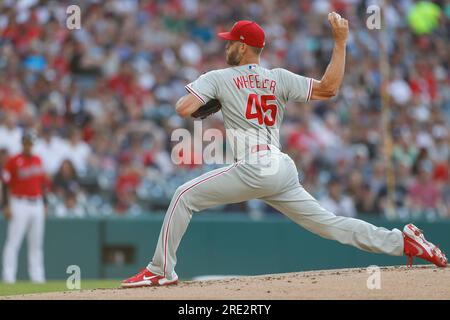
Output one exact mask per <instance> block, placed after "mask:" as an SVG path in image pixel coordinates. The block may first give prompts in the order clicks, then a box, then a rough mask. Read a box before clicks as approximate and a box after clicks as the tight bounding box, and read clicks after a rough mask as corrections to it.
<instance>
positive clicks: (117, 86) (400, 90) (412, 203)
mask: <svg viewBox="0 0 450 320" xmlns="http://www.w3.org/2000/svg"><path fill="white" fill-rule="evenodd" d="M372 3H373V1H362V0H339V1H325V0H315V1H306V0H297V1H291V0H280V1H268V0H267V1H238V0H229V1H222V0H211V1H201V0H167V1H143V0H142V1H139V0H105V1H99V0H98V1H97V0H86V1H65V0H62V1H55V0H3V1H1V3H0V166H1V164H2V162H4V161H5V159H6V158H7V156H8V155H13V154H15V153H17V152H19V151H20V145H21V144H20V137H21V131H22V130H23V129H24V128H34V129H36V130H37V131H38V134H39V139H38V141H37V143H36V144H35V147H34V151H35V153H36V154H38V155H40V156H41V157H42V159H43V162H44V165H45V169H46V171H47V174H48V175H49V177H51V180H52V184H51V194H50V195H49V204H50V206H51V208H50V212H51V213H52V214H53V215H55V216H59V217H82V216H89V215H116V214H119V215H139V214H145V213H147V212H151V211H155V210H164V209H165V208H166V206H167V205H168V202H169V201H170V198H171V196H172V194H173V192H174V191H175V189H176V187H177V186H179V185H180V184H182V183H183V182H185V181H187V180H189V179H191V178H193V177H196V176H198V175H200V174H201V173H203V172H205V171H209V170H210V169H211V168H212V166H206V165H189V164H182V165H175V164H173V162H172V161H171V150H172V146H173V144H174V142H171V139H170V137H171V133H172V132H173V130H175V129H176V128H180V127H183V128H188V129H190V130H193V122H192V120H190V119H188V120H184V119H181V118H179V117H178V116H177V115H176V114H175V111H174V105H175V102H176V101H177V99H178V98H179V97H180V96H182V95H183V94H185V89H184V85H185V84H187V83H188V82H190V81H192V80H194V79H196V78H197V77H198V76H199V75H200V74H202V73H204V72H206V71H209V70H212V69H218V68H223V67H226V65H225V59H224V48H225V43H224V42H222V41H219V40H217V39H216V37H215V34H216V33H217V32H219V31H223V30H225V29H229V28H230V27H231V26H232V25H233V23H234V21H236V20H240V19H251V20H255V21H257V22H258V23H259V24H260V25H262V27H263V28H264V29H265V31H266V37H267V39H266V43H267V45H266V48H265V49H264V51H263V54H262V61H261V64H262V65H263V66H264V67H267V68H275V67H283V68H286V69H289V70H291V71H293V72H296V73H299V74H302V75H305V76H309V77H314V78H316V79H320V78H321V76H322V74H323V72H324V70H325V68H326V66H327V64H328V62H329V59H330V56H331V49H332V46H333V40H332V36H331V31H330V28H329V26H328V22H327V19H326V15H327V13H328V12H331V11H337V12H339V13H340V14H341V15H342V16H344V17H345V18H347V19H348V20H349V25H350V36H349V41H348V46H347V65H346V72H345V77H344V82H343V85H342V87H341V89H340V92H339V94H338V96H337V97H336V98H334V99H332V100H330V101H325V102H313V103H308V104H290V105H288V106H287V112H286V117H285V122H284V125H283V126H282V131H281V135H282V141H283V150H284V152H287V153H289V154H290V155H291V156H292V157H293V158H294V160H295V161H296V163H297V165H298V168H299V172H301V174H300V179H301V182H302V184H303V185H304V186H305V188H306V189H307V190H308V191H309V192H310V193H311V194H313V195H314V196H316V197H317V198H318V199H319V201H321V202H322V203H323V205H324V206H325V207H326V208H328V209H329V210H331V211H333V212H335V213H336V214H339V215H346V216H356V215H361V214H368V215H389V214H391V213H392V212H394V213H395V214H396V215H397V216H398V217H400V218H410V217H413V218H420V217H425V218H427V219H436V218H439V217H450V184H449V182H450V177H449V171H450V169H449V167H450V132H449V128H450V126H449V124H450V90H449V89H450V69H449V68H450V66H449V62H450V44H449V41H448V39H449V32H450V20H449V19H450V2H449V1H435V2H434V3H435V4H436V6H437V7H438V9H439V11H440V17H439V23H438V25H437V27H436V28H435V29H434V30H432V31H431V32H430V33H427V34H415V33H414V32H413V31H412V30H411V28H410V26H409V25H408V19H407V17H408V12H409V11H410V10H411V8H412V7H413V6H414V5H415V1H410V0H399V1H385V4H384V5H383V7H382V8H383V10H384V14H385V15H384V17H383V20H382V21H383V26H382V28H384V29H382V30H369V29H368V28H367V27H366V19H367V18H368V16H369V15H368V13H366V9H367V7H368V6H369V5H370V4H372ZM71 4H78V5H79V6H80V8H81V29H79V30H69V29H68V28H67V26H66V19H67V17H68V14H67V13H66V9H67V7H68V6H69V5H71ZM382 31H383V32H384V34H385V38H383V39H382V40H380V39H381V35H382V34H383V32H382ZM380 41H383V46H380ZM382 47H385V48H386V52H387V56H388V59H389V61H388V62H389V65H390V67H391V68H390V73H389V79H388V81H384V82H383V83H382V81H381V79H382V77H381V73H380V68H379V66H380V52H381V51H380V48H382ZM383 99H384V100H383ZM382 101H387V102H388V105H387V106H388V107H389V110H390V111H391V114H390V119H391V121H390V123H389V124H388V125H387V126H384V125H383V122H382V120H383V115H384V114H383V112H382V111H383V108H382ZM203 127H204V129H205V128H217V129H219V130H222V131H223V130H224V129H223V125H222V122H221V118H220V115H217V116H214V117H210V118H208V119H207V120H205V121H204V122H203ZM386 137H391V138H392V141H391V143H388V144H386V143H384V141H385V139H386ZM387 160H390V161H387ZM388 174H391V176H393V178H394V179H392V180H391V181H393V183H392V184H389V185H388V184H387V183H386V176H387V175H388ZM389 195H393V196H392V197H390V196H389ZM388 199H392V201H391V203H393V204H394V208H392V207H390V206H389V203H390V202H389V201H388ZM218 209H221V210H223V209H226V210H227V211H230V210H236V211H242V210H243V211H247V212H249V213H250V214H255V215H257V214H261V212H263V213H271V212H273V210H271V209H270V208H268V207H266V206H265V205H264V204H262V203H260V202H258V201H250V202H248V203H242V204H238V205H233V206H227V207H225V208H224V207H222V208H218ZM394 209H395V210H394Z"/></svg>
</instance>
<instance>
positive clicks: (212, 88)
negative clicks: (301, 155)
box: [147, 64, 403, 280]
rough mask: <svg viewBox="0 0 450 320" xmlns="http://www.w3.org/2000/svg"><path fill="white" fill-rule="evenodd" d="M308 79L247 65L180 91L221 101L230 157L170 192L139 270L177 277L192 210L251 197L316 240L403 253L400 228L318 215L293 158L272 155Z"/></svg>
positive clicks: (307, 90) (306, 94) (307, 92)
mask: <svg viewBox="0 0 450 320" xmlns="http://www.w3.org/2000/svg"><path fill="white" fill-rule="evenodd" d="M312 81H313V80H311V79H310V78H305V77H302V76H298V75H295V74H293V73H291V72H289V71H287V70H284V69H273V70H267V69H265V68H262V67H260V66H258V65H254V64H252V65H243V66H238V67H233V68H228V69H223V70H216V71H211V72H208V73H206V74H204V75H202V76H201V77H200V78H199V79H197V80H196V81H194V82H192V83H190V84H189V85H187V86H186V89H187V90H188V91H189V92H190V93H192V94H193V95H195V96H196V97H197V98H198V99H200V100H201V101H202V102H207V101H208V100H210V99H213V98H215V99H218V100H219V101H220V102H221V103H222V113H223V117H224V121H225V127H226V129H228V130H231V131H232V130H237V133H234V134H233V137H229V136H228V134H227V139H228V143H229V144H230V145H232V146H233V151H234V153H235V158H236V159H237V160H236V162H235V163H233V164H231V165H229V166H226V167H223V168H219V169H216V170H213V171H210V172H207V173H205V174H203V175H201V176H200V177H198V178H196V179H193V180H191V181H189V182H187V183H185V184H183V185H182V186H180V187H179V188H178V189H177V190H176V192H175V194H174V196H173V198H172V201H171V203H170V205H169V208H168V210H167V213H166V216H165V218H164V222H163V226H162V229H161V233H160V236H159V239H158V244H157V247H156V250H155V254H154V256H153V260H152V261H151V262H150V263H149V265H148V266H147V268H148V269H149V270H150V271H151V272H153V273H155V274H158V275H163V276H164V277H165V278H166V279H168V280H175V279H177V275H176V273H175V265H176V261H177V259H176V251H177V249H178V246H179V244H180V241H181V239H182V237H183V235H184V233H185V231H186V229H187V227H188V225H189V222H190V220H191V218H192V213H193V212H198V211H202V210H204V209H208V208H211V207H214V206H217V205H223V204H227V203H237V202H242V201H247V200H250V199H255V198H256V199H260V200H262V201H264V202H265V203H267V204H268V205H270V206H272V207H274V208H275V209H277V210H279V211H280V212H281V213H283V214H285V215H286V216H287V217H289V218H290V219H292V220H293V221H294V222H296V223H297V224H299V225H300V226H302V227H304V228H305V229H307V230H309V231H311V232H313V233H315V234H318V235H320V236H322V237H324V238H327V239H332V240H336V241H339V242H341V243H343V244H348V245H352V246H355V247H357V248H359V249H362V250H366V251H370V252H378V253H386V254H390V255H402V254H403V235H402V233H401V231H400V230H398V229H393V230H387V229H384V228H378V227H375V226H374V225H372V224H369V223H367V222H365V221H362V220H358V219H353V218H348V217H341V216H336V215H335V214H333V213H332V212H329V211H327V210H325V209H324V208H323V207H322V206H321V205H320V204H319V203H318V202H317V201H316V199H314V198H313V197H312V196H311V195H310V194H309V193H308V192H307V191H306V190H305V189H304V188H303V187H302V185H301V184H300V182H299V181H298V172H297V168H296V166H295V163H294V161H293V160H292V159H291V158H290V157H289V156H288V155H287V154H285V153H282V152H281V151H280V148H279V147H280V142H279V134H278V132H279V131H278V129H279V128H280V125H281V120H282V119H283V114H284V108H285V104H286V102H287V101H289V100H292V101H301V102H306V101H308V100H309V99H310V98H311V92H312ZM261 132H263V133H264V134H261ZM232 138H233V139H232ZM234 138H236V141H233V140H234ZM243 141H244V142H245V143H242V142H243ZM255 144H257V145H263V144H266V145H269V147H270V148H269V149H270V150H267V149H263V148H248V147H253V146H254V145H255ZM248 155H250V158H249V159H248V157H247V156H248ZM254 159H258V160H260V161H252V160H254ZM261 159H262V160H261ZM267 168H274V169H275V170H271V169H269V170H266V169H267ZM230 232H232V230H230ZM299 245H302V244H299ZM293 254H294V253H293Z"/></svg>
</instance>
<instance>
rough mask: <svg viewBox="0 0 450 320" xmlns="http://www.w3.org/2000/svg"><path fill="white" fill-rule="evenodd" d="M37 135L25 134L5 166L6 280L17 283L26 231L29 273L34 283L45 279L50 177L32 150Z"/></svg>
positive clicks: (4, 268) (4, 263)
mask: <svg viewBox="0 0 450 320" xmlns="http://www.w3.org/2000/svg"><path fill="white" fill-rule="evenodd" d="M35 139H36V136H35V134H34V133H33V132H32V131H28V132H25V133H24V134H23V136H22V146H23V150H22V152H21V153H19V154H17V155H14V156H12V157H11V158H9V159H8V161H7V162H6V164H5V167H4V168H3V174H2V175H3V182H4V185H5V186H6V187H5V188H3V193H4V194H3V206H2V208H3V212H4V214H5V217H6V219H7V220H9V223H8V231H7V236H6V241H5V246H4V250H3V281H4V282H6V283H15V282H16V274H17V258H18V253H19V250H20V246H21V244H22V240H23V238H24V236H25V234H26V235H27V241H28V273H29V275H30V279H31V281H32V282H35V283H43V282H45V274H44V258H43V240H44V222H45V204H44V190H45V188H46V185H47V179H46V176H45V173H44V168H43V166H42V162H41V159H40V158H39V157H38V156H36V155H33V154H32V147H33V143H34V141H35Z"/></svg>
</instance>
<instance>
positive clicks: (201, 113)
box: [191, 99, 222, 119]
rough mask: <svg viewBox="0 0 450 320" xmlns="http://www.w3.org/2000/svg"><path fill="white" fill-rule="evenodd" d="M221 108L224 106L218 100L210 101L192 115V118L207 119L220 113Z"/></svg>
mask: <svg viewBox="0 0 450 320" xmlns="http://www.w3.org/2000/svg"><path fill="white" fill-rule="evenodd" d="M221 108H222V105H221V104H220V101H219V100H217V99H212V100H209V101H208V102H207V103H205V104H204V105H202V106H201V107H200V108H198V109H197V111H195V112H194V113H192V114H191V117H193V118H196V119H198V118H200V119H205V118H206V117H208V116H210V115H212V114H213V113H216V112H217V111H219V110H220V109H221Z"/></svg>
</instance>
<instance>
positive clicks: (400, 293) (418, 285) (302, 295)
mask: <svg viewBox="0 0 450 320" xmlns="http://www.w3.org/2000/svg"><path fill="white" fill-rule="evenodd" d="M369 276H370V274H369V273H368V271H367V270H366V269H341V270H324V271H311V272H298V273H285V274H273V275H264V276H253V277H239V278H231V279H222V280H208V281H185V282H180V283H179V284H178V285H175V286H169V287H153V288H135V289H95V290H81V291H67V292H55V293H41V294H29V295H19V296H9V297H2V298H3V299H51V300H54V299H74V300H79V299H89V300H95V299H102V300H103V299H121V300H122V299H150V300H175V299H181V300H184V299H191V300H211V299H225V300H229V299H258V300H266V299H286V300H288V299H450V268H445V269H441V268H436V267H433V266H415V267H413V268H407V267H382V268H381V269H380V277H379V279H380V282H379V283H380V286H381V288H380V289H376V288H375V289H368V285H367V283H368V279H369ZM376 278H377V277H376V276H375V275H372V278H371V279H375V282H372V281H370V280H369V283H371V284H372V286H377V281H376Z"/></svg>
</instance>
